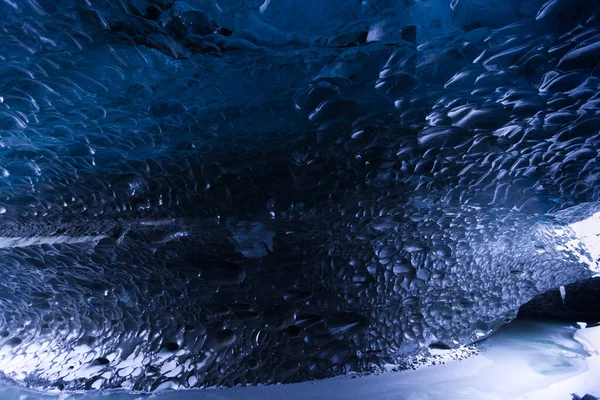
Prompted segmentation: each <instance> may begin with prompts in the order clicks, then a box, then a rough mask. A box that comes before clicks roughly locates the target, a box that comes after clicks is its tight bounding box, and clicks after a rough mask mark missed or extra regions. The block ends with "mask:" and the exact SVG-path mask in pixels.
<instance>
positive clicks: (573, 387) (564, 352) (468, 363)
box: [0, 320, 600, 400]
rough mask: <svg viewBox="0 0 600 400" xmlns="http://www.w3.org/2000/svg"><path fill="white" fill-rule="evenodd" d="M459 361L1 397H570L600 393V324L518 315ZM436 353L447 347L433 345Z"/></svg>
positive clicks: (10, 392) (13, 392) (6, 390)
mask: <svg viewBox="0 0 600 400" xmlns="http://www.w3.org/2000/svg"><path fill="white" fill-rule="evenodd" d="M478 347H479V349H480V352H479V353H478V354H476V355H474V356H471V357H470V358H467V359H464V360H461V361H447V362H446V363H445V364H443V365H436V366H430V367H423V368H420V369H417V370H414V371H413V370H411V371H401V372H387V373H383V374H380V375H372V376H359V377H356V378H350V377H340V378H332V379H326V380H322V381H313V382H306V383H300V384H287V385H275V386H265V387H249V388H236V389H222V390H215V389H207V390H201V391H191V392H190V391H184V392H179V393H176V392H164V393H159V394H156V395H152V396H140V395H133V394H126V393H103V394H85V395H76V394H73V395H69V396H65V395H64V394H63V395H62V398H61V395H51V394H45V395H41V394H38V393H31V392H27V391H23V390H22V389H15V388H10V387H6V386H4V387H3V388H1V389H0V395H2V396H3V397H2V398H3V399H6V400H17V399H20V400H33V399H38V398H39V399H43V400H57V399H59V398H60V399H61V400H67V399H69V400H101V399H102V400H134V399H135V400H143V399H157V400H188V399H207V400H208V399H215V400H216V399H219V400H236V399H264V400H270V399H273V400H275V399H278V400H279V399H290V400H292V399H348V400H352V399H357V400H358V399H365V398H370V399H374V400H386V399H390V400H391V399H394V400H397V399H418V400H454V399H456V400H459V399H460V400H463V399H482V400H509V399H510V400H512V399H514V400H517V399H523V400H525V399H527V400H536V399H544V400H570V399H571V394H572V393H576V394H579V395H580V396H582V395H583V394H585V393H589V394H594V395H598V394H600V383H599V382H598V379H597V372H598V367H599V363H600V353H599V349H600V328H598V327H596V328H588V329H577V328H576V327H574V326H572V325H570V324H569V325H568V324H563V323H560V322H541V321H527V320H525V321H523V320H517V321H515V322H513V323H511V324H510V325H508V326H506V327H504V328H502V329H501V330H500V331H499V332H498V333H497V334H496V335H494V336H492V337H491V338H489V339H487V340H486V341H485V342H482V343H481V344H480V345H479V346H478ZM437 352H438V354H444V352H449V351H448V350H438V351H437Z"/></svg>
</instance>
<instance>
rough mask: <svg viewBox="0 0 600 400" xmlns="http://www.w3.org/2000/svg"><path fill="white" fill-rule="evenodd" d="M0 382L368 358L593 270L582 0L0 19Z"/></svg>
mask: <svg viewBox="0 0 600 400" xmlns="http://www.w3.org/2000/svg"><path fill="white" fill-rule="evenodd" d="M0 15H3V16H4V18H3V19H2V21H0V71H1V73H0V129H1V130H0V212H2V214H1V216H0V258H1V260H2V262H1V263H0V271H1V272H2V273H1V274H0V277H1V278H0V295H1V296H0V310H2V312H1V313H0V329H1V330H0V337H2V339H1V340H2V342H1V343H0V370H2V371H3V372H4V374H5V375H6V376H8V377H9V378H11V379H14V380H16V381H18V382H21V383H23V384H26V385H31V386H35V387H58V388H67V389H79V388H108V387H125V388H133V389H136V390H155V389H157V388H165V387H174V388H182V387H194V386H212V385H227V386H235V385H237V384H253V383H274V382H290V381H298V380H305V379H310V378H317V377H325V376H331V375H335V374H340V373H344V372H348V371H354V370H361V371H365V370H367V371H368V370H374V369H377V368H378V367H380V366H381V365H383V364H384V363H386V362H396V363H398V362H400V363H401V362H402V360H403V359H404V355H405V354H406V353H407V352H412V351H417V350H419V349H421V348H425V347H427V346H433V347H442V348H445V347H456V346H459V345H460V344H465V343H470V342H472V341H475V340H479V339H481V338H483V337H486V336H487V335H489V334H490V333H491V332H493V331H494V330H495V329H496V328H497V327H498V326H500V325H501V324H502V323H504V322H507V321H510V320H511V319H512V318H513V317H514V315H515V314H516V311H517V309H518V307H519V306H520V305H522V304H524V303H525V302H527V301H528V300H530V299H531V298H532V297H534V296H535V295H536V294H539V293H542V292H544V291H547V290H549V289H552V288H556V287H558V286H561V285H565V284H568V283H571V282H575V281H579V280H582V279H586V278H589V277H591V276H593V275H594V274H596V273H597V262H598V260H597V259H596V258H595V256H594V255H597V254H598V249H596V248H595V247H594V243H596V238H597V232H587V233H585V235H583V236H582V235H581V234H579V233H578V232H579V231H578V229H574V227H575V228H576V227H579V226H581V225H577V224H578V223H580V222H581V221H584V220H586V219H587V218H588V217H590V216H592V215H594V214H595V213H596V212H598V203H597V202H598V201H599V200H600V198H599V195H600V185H598V176H599V175H598V172H599V169H598V168H599V167H598V164H597V159H598V151H597V147H598V142H599V140H600V139H599V137H600V136H599V135H600V133H599V127H600V123H599V122H600V119H598V117H597V113H598V86H599V83H600V81H599V79H598V77H597V73H598V71H597V70H596V66H597V64H598V62H599V61H600V45H598V40H599V36H598V35H599V34H598V9H597V6H596V5H595V4H594V3H590V2H586V1H577V2H572V1H569V2H568V1H566V0H564V1H559V0H556V1H549V2H547V3H544V4H542V3H541V2H537V1H533V0H532V1H525V2H523V1H521V2H511V1H508V2H501V3H500V2H494V1H493V2H490V3H484V2H480V1H475V0H470V1H463V0H458V1H452V2H450V3H448V2H444V1H441V0H440V1H433V0H432V1H414V2H409V1H366V0H365V1H363V2H358V1H344V2H342V1H337V0H335V1H329V2H319V1H316V0H314V1H313V0H311V1H305V2H297V1H291V0H279V1H277V0H270V1H265V2H261V1H250V0H249V1H244V0H231V1H220V2H213V1H208V0H206V1H204V0H203V1H188V2H185V1H174V2H163V1H141V0H140V1H95V2H81V1H60V2H55V1H38V2H36V1H34V0H31V1H21V2H16V1H5V2H2V3H0Z"/></svg>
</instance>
